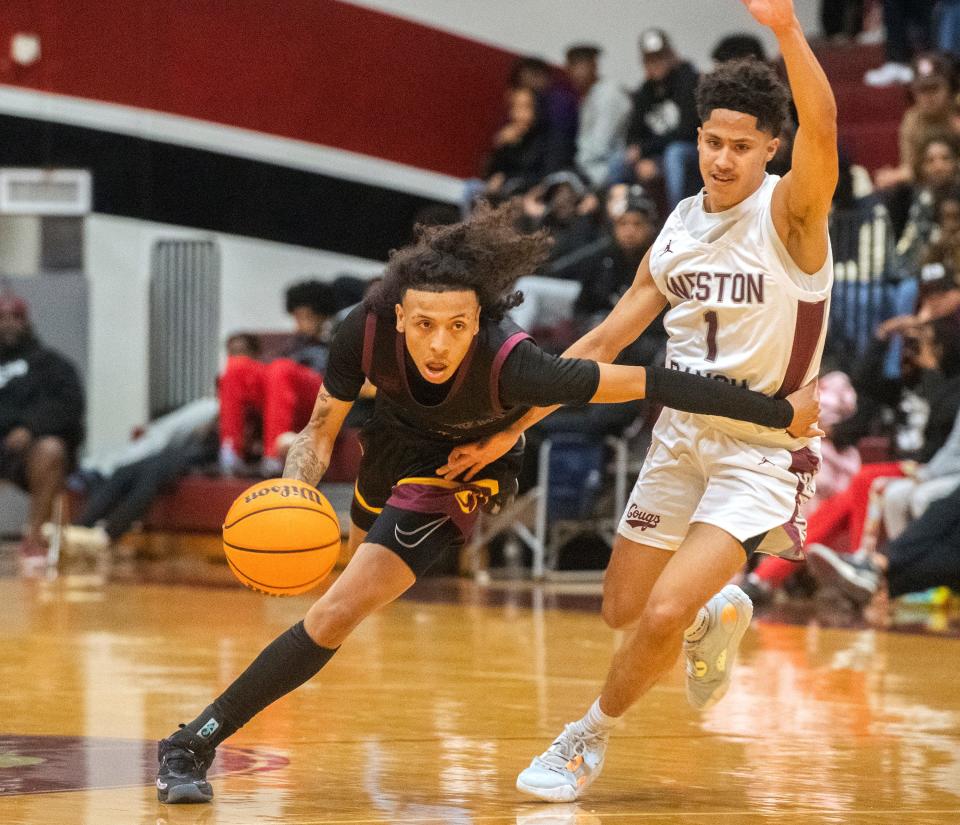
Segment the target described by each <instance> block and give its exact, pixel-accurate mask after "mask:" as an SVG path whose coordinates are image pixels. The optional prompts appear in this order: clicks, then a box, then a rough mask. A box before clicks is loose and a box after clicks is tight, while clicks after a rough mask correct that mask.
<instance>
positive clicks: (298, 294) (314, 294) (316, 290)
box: [285, 281, 340, 316]
mask: <svg viewBox="0 0 960 825" xmlns="http://www.w3.org/2000/svg"><path fill="white" fill-rule="evenodd" d="M285 297H286V308H287V312H288V313H290V312H293V311H294V310H295V309H298V308H299V307H307V308H308V309H311V310H313V311H314V312H315V313H316V314H317V315H325V316H330V315H336V314H337V311H338V310H339V309H340V307H339V306H338V305H337V295H336V292H335V291H334V289H333V287H332V286H330V284H324V283H321V282H320V281H303V282H301V283H299V284H294V285H293V286H291V287H289V288H288V289H287V292H286V296H285Z"/></svg>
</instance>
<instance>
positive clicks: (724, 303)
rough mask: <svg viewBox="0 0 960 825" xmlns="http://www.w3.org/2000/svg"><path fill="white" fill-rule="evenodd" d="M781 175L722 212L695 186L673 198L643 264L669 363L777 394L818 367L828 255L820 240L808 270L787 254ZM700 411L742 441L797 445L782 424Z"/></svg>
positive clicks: (829, 282) (830, 264)
mask: <svg viewBox="0 0 960 825" xmlns="http://www.w3.org/2000/svg"><path fill="white" fill-rule="evenodd" d="M779 180H780V178H779V177H778V176H776V175H767V176H766V178H765V179H764V181H763V183H762V184H761V186H760V188H759V189H757V191H756V192H754V193H753V194H752V195H751V196H750V197H748V198H747V199H746V200H744V201H742V202H741V203H739V204H737V205H736V206H735V207H733V208H732V209H729V210H727V211H725V212H721V213H711V214H707V213H705V212H704V209H703V192H702V191H701V193H700V194H699V195H696V196H695V197H692V198H687V199H686V200H684V201H681V202H680V204H678V206H677V208H676V209H675V210H674V211H673V213H672V214H671V215H670V217H669V218H668V219H667V222H666V224H665V225H664V227H663V229H662V231H661V232H660V235H659V237H658V238H657V241H656V243H655V244H654V246H653V248H652V250H651V253H650V271H651V273H652V274H653V278H654V280H655V281H656V284H657V287H658V288H659V289H660V291H661V292H662V293H663V294H664V295H665V296H666V297H667V299H668V300H669V302H670V310H669V311H668V312H667V315H666V318H665V321H664V325H665V327H666V330H667V333H668V334H669V336H670V339H669V342H668V344H667V363H666V365H667V366H668V367H671V368H673V369H681V370H684V371H687V372H694V373H698V374H700V375H705V376H708V377H712V378H716V379H717V380H721V381H727V382H731V383H735V384H739V385H740V386H743V387H748V388H750V389H752V390H757V391H758V392H762V393H764V394H765V395H771V396H773V395H775V396H778V397H781V398H782V397H784V396H786V395H788V394H789V393H791V392H793V391H794V390H796V389H799V388H800V387H801V386H803V385H804V384H805V383H807V382H808V381H810V380H812V379H813V378H814V377H815V376H816V375H817V373H818V372H819V370H820V358H821V355H822V353H823V344H824V340H825V338H826V328H827V316H828V314H829V309H830V289H831V286H832V284H833V255H832V252H831V251H830V250H829V246H828V251H827V260H826V263H825V264H824V265H823V268H822V269H821V270H820V271H819V272H817V273H815V274H814V275H808V274H806V273H805V272H803V271H802V270H801V269H800V268H799V267H798V266H797V265H796V264H795V263H794V262H793V260H792V259H791V257H790V255H789V253H788V252H787V250H786V248H785V247H784V245H783V242H782V241H781V240H780V237H779V236H778V235H777V231H776V228H775V227H774V225H773V219H772V217H771V211H770V204H771V201H772V198H773V190H774V188H775V187H776V185H777V182H778V181H779ZM708 224H709V225H710V226H712V230H711V231H709V232H706V233H704V232H703V227H704V226H706V225H708ZM695 236H696V237H695ZM698 238H700V240H698ZM828 243H829V242H828ZM707 418H709V419H710V423H711V424H712V425H714V426H717V427H719V428H721V429H722V430H723V431H725V432H727V433H729V434H731V435H735V436H737V437H739V438H742V439H744V440H745V441H748V442H750V441H752V442H756V443H763V444H769V445H771V446H784V447H788V448H795V447H796V446H799V445H800V444H802V443H803V442H802V441H801V440H798V439H794V438H791V437H790V436H789V435H787V434H786V433H785V432H782V431H775V430H770V429H768V428H764V427H758V426H756V425H754V424H748V423H746V422H741V421H733V420H730V419H727V418H719V417H716V416H707Z"/></svg>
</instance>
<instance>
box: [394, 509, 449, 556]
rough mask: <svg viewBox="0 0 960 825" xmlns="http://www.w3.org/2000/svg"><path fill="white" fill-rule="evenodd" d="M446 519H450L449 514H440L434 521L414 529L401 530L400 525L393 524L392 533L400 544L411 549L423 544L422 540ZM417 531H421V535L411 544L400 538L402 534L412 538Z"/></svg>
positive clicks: (438, 527)
mask: <svg viewBox="0 0 960 825" xmlns="http://www.w3.org/2000/svg"><path fill="white" fill-rule="evenodd" d="M448 521H450V516H441V517H440V518H438V519H435V520H434V521H430V522H427V523H426V524H424V525H423V526H422V527H418V528H417V529H416V530H401V529H400V525H399V524H395V525H394V527H393V535H394V537H395V538H396V539H397V541H398V542H400V544H402V545H403V546H404V547H407V548H409V549H411V550H412V549H413V548H414V547H418V546H419V545H421V544H423V542H424V541H425V540H426V539H427V538H429V537H430V536H431V535H433V533H435V532H436V531H437V530H438V529H440V527H441V526H442V525H444V524H446V523H447V522H448ZM424 531H426V532H424ZM418 533H423V535H421V536H420V538H418V539H417V540H416V541H415V542H413V543H412V544H408V543H407V542H405V541H404V540H403V538H402V536H406V537H407V538H412V537H414V536H416V535H417V534H418Z"/></svg>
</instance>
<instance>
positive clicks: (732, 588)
mask: <svg viewBox="0 0 960 825" xmlns="http://www.w3.org/2000/svg"><path fill="white" fill-rule="evenodd" d="M720 593H721V594H722V595H723V596H725V597H726V599H727V601H729V602H732V603H733V604H734V605H735V606H736V607H737V626H736V627H735V628H734V630H733V635H732V636H731V637H730V641H729V642H727V650H728V651H729V650H733V655H732V656H730V655H729V654H728V656H727V658H728V659H729V661H728V662H727V669H726V681H724V682H723V684H722V685H720V687H718V688H717V689H716V690H715V691H714V692H713V693H711V694H710V696H709V697H708V698H707V700H706V701H705V702H704V703H703V704H700V699H699V697H696V696H692V695H691V693H690V692H689V690H688V691H687V703H688V704H689V705H690V706H691V707H692V708H694V709H696V710H709V709H710V708H712V707H713V706H714V705H715V704H717V702H719V701H720V700H721V699H722V698H723V697H724V696H726V695H727V691H728V690H730V682H731V680H732V678H733V666H734V665H735V664H736V662H737V653H738V652H739V651H740V642H742V641H743V636H744V634H745V633H746V632H747V628H748V627H750V622H751V621H752V620H753V602H752V601H750V597H749V596H748V595H747V594H746V593H744V592H743V591H742V590H741V589H740V588H739V587H737V586H736V585H735V584H728V585H727V586H726V587H724V588H723V589H722V590H721V591H720ZM688 679H689V677H688ZM694 684H697V683H696V682H695V683H694Z"/></svg>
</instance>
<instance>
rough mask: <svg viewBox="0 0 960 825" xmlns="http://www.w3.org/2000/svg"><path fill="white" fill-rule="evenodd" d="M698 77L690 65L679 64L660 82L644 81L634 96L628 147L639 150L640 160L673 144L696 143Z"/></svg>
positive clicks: (659, 152)
mask: <svg viewBox="0 0 960 825" xmlns="http://www.w3.org/2000/svg"><path fill="white" fill-rule="evenodd" d="M698 77H699V75H698V74H697V70H696V69H695V68H694V67H693V64H691V63H688V62H686V61H682V62H679V63H677V64H676V65H675V66H674V67H673V68H672V69H671V70H670V72H669V73H668V74H667V76H666V77H664V78H663V79H662V80H652V79H651V80H646V81H644V83H643V85H641V86H640V88H639V89H637V91H636V92H635V93H634V95H633V113H632V114H631V116H630V122H629V124H628V126H627V145H628V146H638V147H639V148H640V153H641V155H642V156H643V157H655V156H658V155H662V154H663V151H664V149H666V148H667V145H668V144H670V143H673V142H674V141H678V140H680V141H689V142H695V141H696V139H697V127H698V126H699V125H700V117H699V116H698V115H697V101H696V90H697V80H698Z"/></svg>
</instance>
